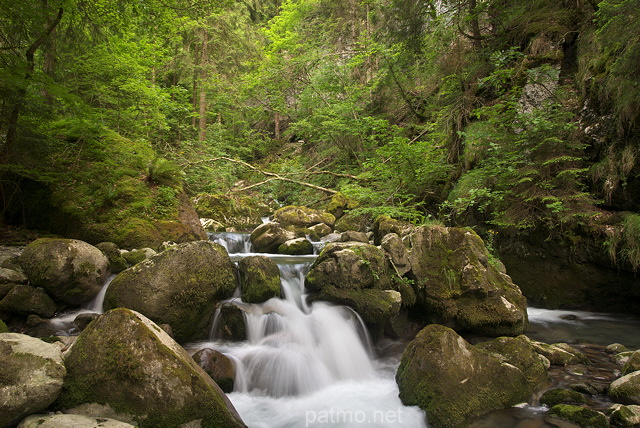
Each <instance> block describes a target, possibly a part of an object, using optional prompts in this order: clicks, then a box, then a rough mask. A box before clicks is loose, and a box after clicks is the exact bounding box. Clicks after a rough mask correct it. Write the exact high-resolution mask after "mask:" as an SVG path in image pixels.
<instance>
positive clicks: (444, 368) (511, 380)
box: [396, 324, 532, 428]
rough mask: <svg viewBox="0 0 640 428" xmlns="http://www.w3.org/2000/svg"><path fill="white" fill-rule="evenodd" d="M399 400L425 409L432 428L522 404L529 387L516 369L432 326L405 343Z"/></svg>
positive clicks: (461, 422)
mask: <svg viewBox="0 0 640 428" xmlns="http://www.w3.org/2000/svg"><path fill="white" fill-rule="evenodd" d="M396 382H397V383H398V387H399V390H400V399H401V400H402V402H403V403H404V404H405V405H409V406H411V405H417V406H419V407H420V408H421V409H423V410H424V411H425V412H426V415H427V420H428V421H429V424H430V425H431V426H433V427H438V428H439V427H456V426H459V425H461V424H463V423H464V422H465V421H466V420H468V419H469V418H472V417H476V416H480V415H484V414H486V413H489V412H490V411H492V410H495V409H501V408H506V407H510V406H512V405H514V404H517V403H521V402H525V401H527V400H528V399H529V397H530V396H531V394H532V388H531V386H530V385H529V383H528V382H527V379H526V377H525V375H524V374H523V373H522V371H521V370H520V369H518V368H517V367H515V366H513V365H511V364H507V363H503V362H501V361H500V360H499V359H497V358H495V357H493V356H492V355H490V354H488V353H487V352H485V351H483V350H480V349H478V348H476V347H475V346H473V345H471V344H469V343H468V342H466V341H465V340H464V339H463V338H462V337H460V336H458V335H457V334H456V333H455V331H453V330H452V329H450V328H447V327H444V326H441V325H437V324H431V325H428V326H427V327H425V328H424V329H423V330H422V331H420V333H418V335H417V336H416V338H415V339H414V340H413V341H412V342H410V343H409V344H408V345H407V347H406V349H405V351H404V353H403V354H402V360H401V363H400V367H399V368H398V371H397V373H396Z"/></svg>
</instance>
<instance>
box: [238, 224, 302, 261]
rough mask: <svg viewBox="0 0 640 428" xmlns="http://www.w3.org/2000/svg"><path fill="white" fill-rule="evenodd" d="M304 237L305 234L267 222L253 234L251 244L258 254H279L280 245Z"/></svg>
mask: <svg viewBox="0 0 640 428" xmlns="http://www.w3.org/2000/svg"><path fill="white" fill-rule="evenodd" d="M301 237H304V232H294V231H291V230H287V229H285V228H284V227H283V226H281V225H280V223H276V222H267V223H263V224H261V225H260V226H258V227H256V228H255V229H254V230H253V232H251V236H250V239H251V244H252V246H253V249H254V251H256V252H258V253H272V254H277V253H278V249H279V248H280V245H282V244H284V243H285V242H287V241H290V240H292V239H296V238H301Z"/></svg>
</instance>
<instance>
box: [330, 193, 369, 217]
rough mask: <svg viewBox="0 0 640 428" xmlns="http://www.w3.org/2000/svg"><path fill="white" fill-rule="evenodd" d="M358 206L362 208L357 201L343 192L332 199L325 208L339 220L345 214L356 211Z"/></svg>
mask: <svg viewBox="0 0 640 428" xmlns="http://www.w3.org/2000/svg"><path fill="white" fill-rule="evenodd" d="M358 206H360V203H359V202H358V201H357V200H356V199H353V198H350V197H348V196H347V195H345V194H344V193H342V192H338V193H336V194H335V195H333V196H332V197H331V200H330V201H329V203H328V204H327V206H326V207H325V211H327V212H329V213H331V214H333V216H334V217H335V218H336V219H339V218H340V217H342V215H343V214H344V213H345V212H347V211H349V210H353V209H356V208H358Z"/></svg>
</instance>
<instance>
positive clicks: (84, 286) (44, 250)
mask: <svg viewBox="0 0 640 428" xmlns="http://www.w3.org/2000/svg"><path fill="white" fill-rule="evenodd" d="M20 265H21V266H22V270H23V271H24V273H25V275H26V276H27V278H29V281H30V282H31V284H32V285H34V286H36V287H42V288H44V289H45V290H46V292H47V294H49V295H51V296H53V297H54V298H56V299H58V300H60V301H62V302H65V303H69V304H72V305H81V304H83V303H88V302H90V301H91V300H92V299H93V298H94V297H95V296H96V295H97V294H98V293H99V292H100V289H101V288H102V286H103V285H104V283H105V281H106V279H107V277H108V276H109V274H110V271H109V260H108V259H107V257H106V256H105V255H104V253H103V252H102V251H100V250H99V249H97V248H96V247H94V246H93V245H90V244H88V243H86V242H83V241H78V240H76V239H56V238H42V239H38V240H36V241H33V242H32V243H30V244H29V245H27V246H26V247H25V249H24V251H23V252H22V255H21V256H20Z"/></svg>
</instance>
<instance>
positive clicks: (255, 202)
mask: <svg viewBox="0 0 640 428" xmlns="http://www.w3.org/2000/svg"><path fill="white" fill-rule="evenodd" d="M193 205H194V207H195V210H196V212H197V213H198V215H200V217H205V218H207V219H210V220H212V221H213V222H214V223H215V224H217V225H218V226H217V227H216V228H217V229H219V230H216V231H220V230H225V229H230V230H249V229H253V228H255V227H256V226H259V225H260V224H262V217H266V216H268V215H269V214H271V213H272V212H273V209H272V208H271V207H269V205H268V204H267V203H265V202H264V201H261V195H260V194H249V195H239V194H235V195H220V194H208V193H201V194H199V195H196V197H195V198H193Z"/></svg>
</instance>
